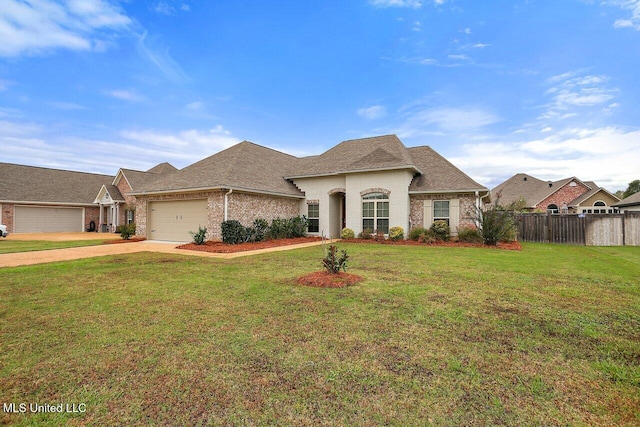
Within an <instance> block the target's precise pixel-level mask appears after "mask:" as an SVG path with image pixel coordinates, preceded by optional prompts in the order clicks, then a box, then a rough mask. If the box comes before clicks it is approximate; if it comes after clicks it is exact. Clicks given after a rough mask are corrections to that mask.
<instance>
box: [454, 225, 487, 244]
mask: <svg viewBox="0 0 640 427" xmlns="http://www.w3.org/2000/svg"><path fill="white" fill-rule="evenodd" d="M458 241H459V242H465V243H482V233H480V230H478V229H477V228H475V227H460V228H458Z"/></svg>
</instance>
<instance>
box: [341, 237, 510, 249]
mask: <svg viewBox="0 0 640 427" xmlns="http://www.w3.org/2000/svg"><path fill="white" fill-rule="evenodd" d="M342 241H343V242H345V243H369V244H378V245H396V246H434V247H439V246H442V247H450V248H485V249H504V250H510V251H520V250H522V245H521V244H520V242H500V243H498V245H497V246H489V245H485V244H483V243H467V242H455V241H450V242H434V243H420V242H416V241H414V240H397V241H393V240H374V239H344V240H342Z"/></svg>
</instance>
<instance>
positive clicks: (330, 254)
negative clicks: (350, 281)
mask: <svg viewBox="0 0 640 427" xmlns="http://www.w3.org/2000/svg"><path fill="white" fill-rule="evenodd" d="M348 259H349V255H347V251H345V250H344V249H343V250H341V251H340V256H338V247H337V246H334V245H330V246H329V250H328V251H327V253H326V255H325V257H324V258H323V259H322V266H323V267H324V269H325V270H327V272H329V273H331V274H338V273H339V272H340V270H343V271H345V272H346V271H347V260H348Z"/></svg>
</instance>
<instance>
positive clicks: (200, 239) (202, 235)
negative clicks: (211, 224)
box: [189, 227, 207, 245]
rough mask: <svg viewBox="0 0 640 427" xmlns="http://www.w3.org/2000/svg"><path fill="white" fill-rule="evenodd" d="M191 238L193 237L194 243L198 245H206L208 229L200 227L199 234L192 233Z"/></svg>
mask: <svg viewBox="0 0 640 427" xmlns="http://www.w3.org/2000/svg"><path fill="white" fill-rule="evenodd" d="M189 234H191V237H193V243H195V244H196V245H204V242H205V239H206V238H207V227H198V231H197V232H193V231H190V232H189Z"/></svg>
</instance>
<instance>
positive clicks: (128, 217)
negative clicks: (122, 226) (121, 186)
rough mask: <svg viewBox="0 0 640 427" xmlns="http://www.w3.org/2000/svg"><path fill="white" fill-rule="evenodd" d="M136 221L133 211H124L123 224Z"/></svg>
mask: <svg viewBox="0 0 640 427" xmlns="http://www.w3.org/2000/svg"><path fill="white" fill-rule="evenodd" d="M135 220H136V211H135V210H134V209H127V210H126V211H125V223H127V224H133V222H134V221H135Z"/></svg>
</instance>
